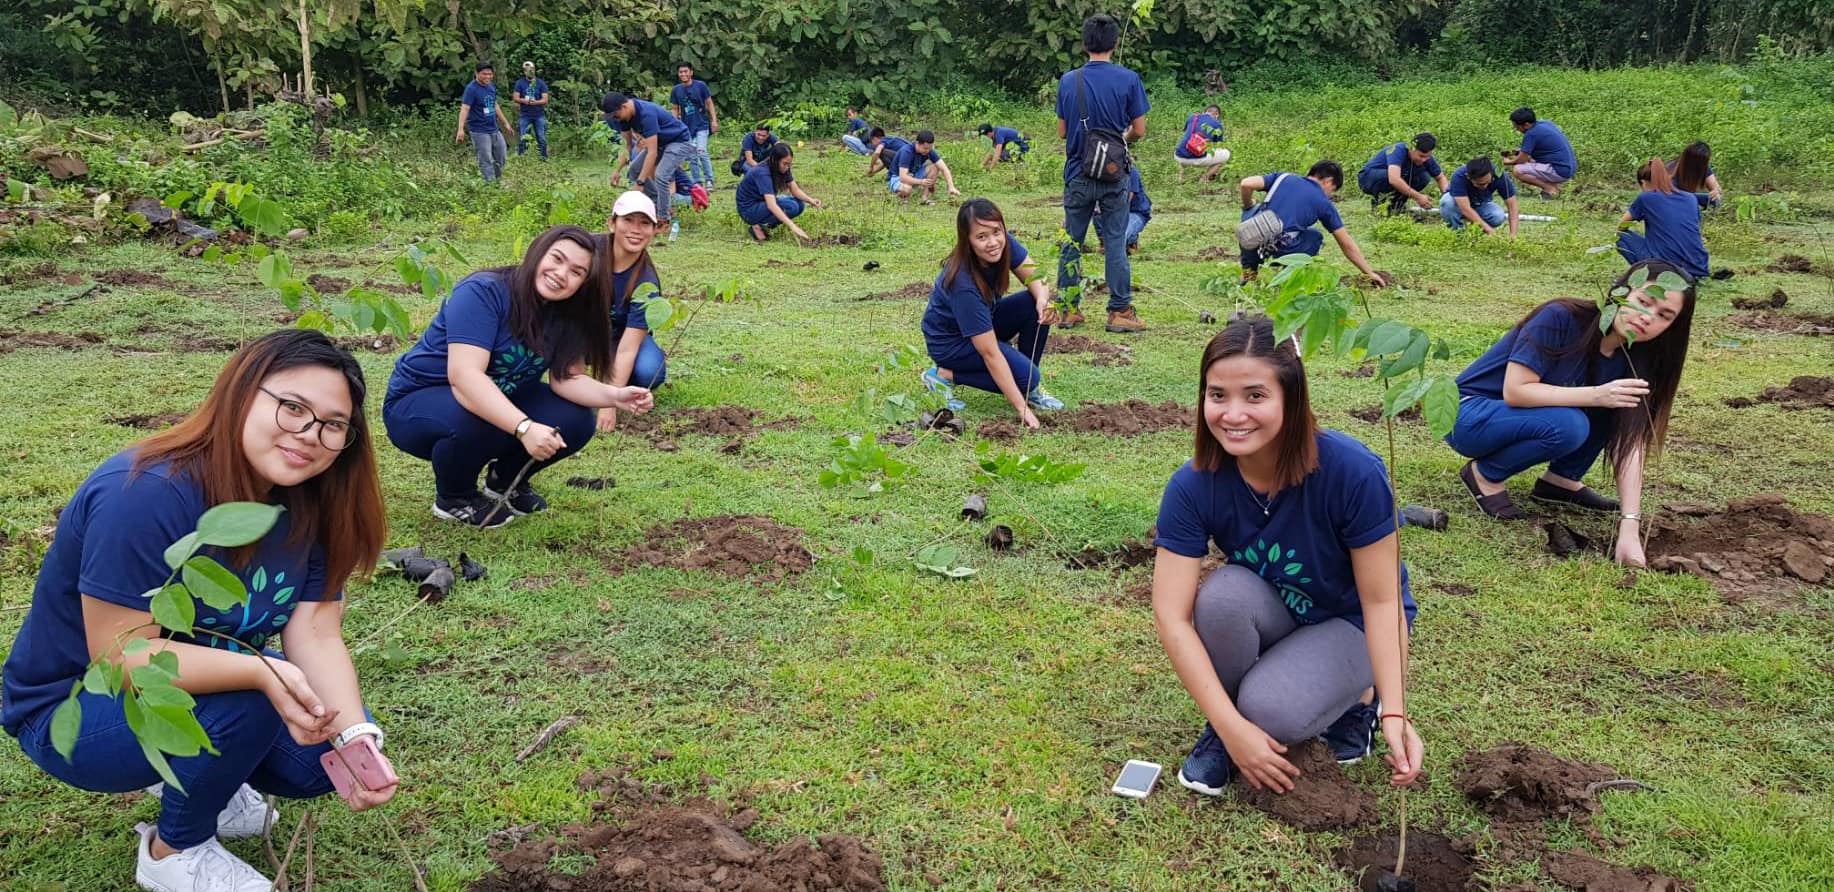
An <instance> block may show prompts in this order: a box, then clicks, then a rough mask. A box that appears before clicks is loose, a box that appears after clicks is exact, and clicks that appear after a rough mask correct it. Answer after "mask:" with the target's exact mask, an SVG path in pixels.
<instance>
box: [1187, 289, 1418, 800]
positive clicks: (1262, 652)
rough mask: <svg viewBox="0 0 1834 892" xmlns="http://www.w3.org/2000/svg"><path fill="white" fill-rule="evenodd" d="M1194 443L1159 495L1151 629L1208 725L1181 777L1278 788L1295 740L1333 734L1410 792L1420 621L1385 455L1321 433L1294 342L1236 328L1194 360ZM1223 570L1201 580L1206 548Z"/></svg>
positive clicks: (1336, 744)
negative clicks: (1412, 656)
mask: <svg viewBox="0 0 1834 892" xmlns="http://www.w3.org/2000/svg"><path fill="white" fill-rule="evenodd" d="M1198 372H1199V375H1198V399H1197V413H1196V414H1197V419H1196V431H1197V433H1196V447H1195V451H1194V452H1193V453H1192V456H1191V460H1190V461H1188V462H1185V464H1184V466H1183V467H1180V468H1179V469H1178V470H1177V472H1175V473H1174V474H1173V475H1172V479H1171V480H1170V482H1168V483H1167V484H1166V486H1165V495H1164V497H1163V498H1162V499H1161V500H1160V504H1159V524H1158V535H1157V537H1156V538H1155V539H1154V540H1153V544H1154V545H1155V546H1156V547H1157V549H1158V551H1157V556H1156V558H1155V560H1154V563H1153V625H1154V628H1155V629H1156V630H1157V631H1158V633H1159V642H1160V644H1162V645H1163V646H1164V647H1165V652H1166V654H1167V655H1168V656H1170V657H1171V660H1172V668H1173V670H1174V671H1176V672H1177V674H1178V680H1179V681H1180V682H1182V683H1183V684H1184V688H1185V690H1186V691H1188V692H1189V693H1190V694H1191V699H1193V700H1195V701H1197V707H1198V709H1199V711H1201V712H1202V713H1203V717H1204V727H1203V730H1202V731H1201V732H1200V733H1199V734H1198V737H1197V743H1196V745H1195V746H1193V747H1192V748H1191V753H1190V755H1189V756H1188V757H1186V759H1185V760H1184V765H1183V766H1182V767H1181V768H1180V769H1179V771H1178V782H1179V783H1180V784H1183V785H1184V786H1185V787H1186V788H1188V789H1190V790H1192V791H1195V792H1198V793H1202V794H1204V795H1207V796H1218V795H1221V794H1222V791H1223V787H1224V785H1225V784H1227V783H1228V782H1229V779H1230V777H1231V776H1233V775H1234V774H1235V773H1236V772H1240V773H1241V775H1242V779H1243V780H1244V781H1246V782H1247V783H1248V784H1249V785H1251V786H1253V787H1255V788H1257V789H1263V790H1272V791H1274V792H1276V793H1284V792H1286V791H1288V790H1291V789H1292V788H1293V778H1295V777H1298V776H1299V770H1298V769H1297V768H1295V767H1294V766H1293V764H1292V763H1291V762H1289V761H1288V760H1287V759H1286V758H1285V756H1284V755H1283V754H1284V753H1285V752H1286V751H1287V747H1290V746H1293V745H1295V744H1299V743H1302V742H1305V741H1307V740H1310V739H1312V738H1314V737H1319V736H1322V737H1323V738H1324V740H1325V742H1326V743H1327V744H1328V745H1329V746H1330V748H1331V752H1332V753H1333V754H1334V755H1335V756H1336V757H1337V760H1338V761H1339V762H1354V761H1357V760H1359V759H1361V758H1363V757H1364V756H1366V755H1368V754H1369V753H1370V752H1373V751H1374V747H1375V735H1376V732H1377V730H1378V729H1379V731H1380V734H1381V737H1382V739H1383V741H1384V742H1386V744H1387V746H1388V756H1387V759H1388V763H1389V766H1390V768H1391V769H1392V773H1391V775H1390V781H1391V782H1392V783H1395V784H1408V783H1412V782H1413V781H1414V779H1415V778H1417V777H1418V776H1419V774H1420V769H1421V762H1422V759H1423V757H1424V755H1425V753H1424V746H1423V745H1422V744H1421V741H1420V736H1419V735H1418V734H1416V733H1415V731H1414V728H1413V726H1412V725H1411V724H1409V723H1408V722H1407V720H1406V719H1405V718H1403V716H1404V715H1405V714H1406V712H1407V707H1406V693H1407V692H1406V689H1405V683H1406V674H1405V672H1404V669H1403V667H1404V666H1405V665H1406V647H1405V645H1404V643H1403V641H1402V636H1404V635H1405V634H1406V633H1407V629H1406V628H1405V627H1404V626H1403V623H1402V614H1403V612H1405V614H1406V617H1407V624H1408V625H1411V624H1412V622H1413V617H1414V611H1415V608H1414V599H1413V596H1412V595H1411V594H1410V593H1409V585H1408V580H1407V572H1406V569H1405V568H1404V567H1402V566H1401V565H1400V561H1401V555H1400V547H1399V545H1398V541H1397V524H1396V518H1395V503H1394V497H1393V495H1392V494H1391V492H1390V490H1389V487H1388V475H1387V473H1386V472H1385V471H1384V470H1383V467H1382V460H1381V459H1379V458H1377V457H1376V455H1375V453H1373V452H1370V451H1369V448H1368V447H1366V446H1364V445H1363V444H1362V443H1360V442H1358V441H1357V440H1355V439H1353V438H1351V437H1349V436H1347V435H1345V434H1342V433H1339V432H1337V431H1331V430H1323V429H1321V428H1319V426H1318V420H1317V418H1316V417H1314V416H1313V414H1312V405H1311V401H1310V397H1309V396H1308V392H1307V386H1306V377H1305V368H1304V367H1303V366H1302V365H1301V364H1300V360H1299V356H1298V355H1297V354H1296V353H1295V352H1294V348H1293V339H1291V338H1278V339H1276V338H1275V337H1274V326H1273V323H1272V322H1271V321H1269V320H1268V319H1267V318H1266V317H1265V316H1255V317H1241V318H1236V319H1234V320H1231V321H1230V322H1229V324H1228V325H1226V326H1224V328H1223V330H1222V331H1221V332H1220V333H1218V334H1217V336H1216V337H1215V338H1212V339H1211V341H1210V344H1209V346H1207V347H1205V348H1204V354H1203V361H1202V363H1201V365H1200V366H1199V368H1198ZM1212 543H1214V544H1215V546H1216V547H1217V548H1219V549H1221V550H1222V553H1223V554H1224V555H1225V556H1226V557H1227V558H1228V563H1226V564H1224V565H1223V566H1221V567H1218V568H1217V569H1216V570H1215V571H1214V572H1212V573H1211V574H1210V575H1209V576H1208V577H1207V578H1206V577H1204V576H1203V575H1202V562H1203V559H1204V557H1205V555H1207V554H1208V553H1209V550H1210V546H1211V544H1212Z"/></svg>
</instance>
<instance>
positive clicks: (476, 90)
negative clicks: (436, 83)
mask: <svg viewBox="0 0 1834 892" xmlns="http://www.w3.org/2000/svg"><path fill="white" fill-rule="evenodd" d="M461 101H462V102H464V103H465V104H466V105H468V106H470V107H471V114H470V115H469V116H468V117H466V118H465V131H466V132H467V133H495V132H496V130H497V85H496V84H494V83H493V84H491V85H490V86H488V87H486V86H484V85H483V84H480V83H478V82H477V81H475V80H474V81H472V82H471V83H469V84H466V85H465V98H464V99H463V100H461Z"/></svg>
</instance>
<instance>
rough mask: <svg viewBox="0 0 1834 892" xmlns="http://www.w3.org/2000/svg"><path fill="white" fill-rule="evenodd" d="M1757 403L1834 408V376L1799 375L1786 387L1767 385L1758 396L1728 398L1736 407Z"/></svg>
mask: <svg viewBox="0 0 1834 892" xmlns="http://www.w3.org/2000/svg"><path fill="white" fill-rule="evenodd" d="M1757 403H1776V404H1777V405H1779V406H1782V407H1783V408H1785V409H1834V378H1823V377H1821V376H1819V375H1797V376H1796V377H1794V378H1791V379H1789V385H1788V386H1786V387H1766V388H1764V392H1763V393H1760V394H1758V395H1757V396H1756V397H1742V396H1741V397H1733V398H1732V399H1729V400H1726V405H1728V406H1730V407H1732V408H1734V409H1749V408H1751V407H1752V406H1753V405H1755V404H1757Z"/></svg>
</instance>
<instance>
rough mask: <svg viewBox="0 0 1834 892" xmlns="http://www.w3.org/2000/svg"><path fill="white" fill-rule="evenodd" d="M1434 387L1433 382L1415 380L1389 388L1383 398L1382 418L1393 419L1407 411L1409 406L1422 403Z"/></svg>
mask: <svg viewBox="0 0 1834 892" xmlns="http://www.w3.org/2000/svg"><path fill="white" fill-rule="evenodd" d="M1431 385H1432V381H1431V380H1422V379H1418V378H1416V379H1414V380H1412V381H1406V382H1403V383H1400V384H1396V385H1395V386H1393V387H1390V388H1388V393H1386V394H1384V395H1383V397H1382V416H1383V417H1384V418H1393V417H1395V416H1396V415H1399V414H1401V413H1402V412H1405V411H1407V409H1408V407H1409V406H1412V405H1413V404H1415V403H1417V402H1419V401H1420V398H1421V397H1422V396H1424V395H1425V394H1426V389H1427V388H1428V387H1429V386H1431Z"/></svg>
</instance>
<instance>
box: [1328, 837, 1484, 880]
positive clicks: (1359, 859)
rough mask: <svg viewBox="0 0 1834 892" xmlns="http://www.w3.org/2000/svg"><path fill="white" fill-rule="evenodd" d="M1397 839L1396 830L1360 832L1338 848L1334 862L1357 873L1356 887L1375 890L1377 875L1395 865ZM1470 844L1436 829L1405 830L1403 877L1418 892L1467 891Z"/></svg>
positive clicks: (1469, 875)
mask: <svg viewBox="0 0 1834 892" xmlns="http://www.w3.org/2000/svg"><path fill="white" fill-rule="evenodd" d="M1399 848H1400V839H1399V837H1397V836H1396V835H1395V834H1392V833H1383V834H1378V835H1375V836H1359V837H1357V838H1355V839H1352V840H1350V844H1349V845H1347V846H1344V847H1343V848H1342V849H1339V850H1338V852H1337V866H1339V867H1341V868H1343V869H1344V871H1345V872H1346V873H1349V874H1352V875H1358V880H1357V888H1358V889H1361V890H1363V892H1375V890H1376V878H1377V877H1380V876H1381V875H1382V874H1383V873H1384V872H1389V871H1393V870H1394V869H1395V854H1396V852H1397V850H1398V849H1399ZM1471 853H1472V852H1471V848H1470V847H1469V846H1468V845H1466V844H1464V843H1462V842H1453V841H1452V840H1449V839H1446V838H1445V837H1443V836H1440V835H1439V834H1437V833H1426V832H1423V831H1419V830H1412V831H1409V832H1408V834H1407V865H1406V866H1405V867H1404V868H1403V870H1404V871H1405V873H1404V874H1403V878H1405V879H1410V880H1413V881H1414V885H1415V887H1416V888H1418V889H1419V890H1420V892H1467V890H1469V889H1470V888H1471V873H1472V868H1471V859H1470V855H1471Z"/></svg>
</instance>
